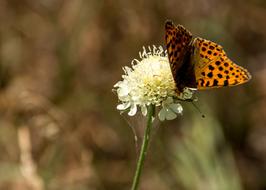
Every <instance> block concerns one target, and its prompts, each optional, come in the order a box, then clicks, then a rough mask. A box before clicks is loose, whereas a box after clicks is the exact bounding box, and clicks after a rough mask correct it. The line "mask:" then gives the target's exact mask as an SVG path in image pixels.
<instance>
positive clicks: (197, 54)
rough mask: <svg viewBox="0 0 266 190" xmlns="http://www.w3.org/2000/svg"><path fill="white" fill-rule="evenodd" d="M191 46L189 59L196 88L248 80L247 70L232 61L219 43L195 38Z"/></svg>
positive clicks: (233, 83)
mask: <svg viewBox="0 0 266 190" xmlns="http://www.w3.org/2000/svg"><path fill="white" fill-rule="evenodd" d="M192 46H193V53H192V55H191V56H192V58H191V61H192V64H194V70H195V77H196V81H197V88H198V89H208V88H215V87H216V88H217V87H223V86H234V85H238V84H242V83H245V82H247V81H248V80H250V78H251V75H250V74H249V72H248V71H247V70H246V69H244V68H242V67H241V66H239V65H237V64H235V63H234V62H232V61H231V60H230V59H229V58H228V57H227V55H226V53H225V51H224V50H223V48H222V47H221V46H220V45H218V44H216V43H214V42H211V41H209V40H205V39H201V38H196V39H195V40H194V41H193V44H192Z"/></svg>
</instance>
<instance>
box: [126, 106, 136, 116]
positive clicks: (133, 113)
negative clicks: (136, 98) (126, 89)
mask: <svg viewBox="0 0 266 190" xmlns="http://www.w3.org/2000/svg"><path fill="white" fill-rule="evenodd" d="M137 111H138V109H137V105H136V104H133V105H131V108H130V111H129V112H128V115H129V116H133V115H135V114H136V113H137Z"/></svg>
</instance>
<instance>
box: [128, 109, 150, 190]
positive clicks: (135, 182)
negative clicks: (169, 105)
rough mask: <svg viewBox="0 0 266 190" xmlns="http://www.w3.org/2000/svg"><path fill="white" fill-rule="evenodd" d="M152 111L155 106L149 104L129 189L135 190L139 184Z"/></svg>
mask: <svg viewBox="0 0 266 190" xmlns="http://www.w3.org/2000/svg"><path fill="white" fill-rule="evenodd" d="M154 112H155V106H154V105H150V106H149V107H148V113H147V126H146V129H145V133H144V137H143V141H142V145H141V150H140V155H139V159H138V162H137V168H136V171H135V176H134V180H133V183H132V187H131V190H137V189H138V186H139V182H140V175H141V172H142V169H143V165H144V160H145V157H146V154H147V150H148V145H149V141H150V134H151V126H152V117H153V115H154Z"/></svg>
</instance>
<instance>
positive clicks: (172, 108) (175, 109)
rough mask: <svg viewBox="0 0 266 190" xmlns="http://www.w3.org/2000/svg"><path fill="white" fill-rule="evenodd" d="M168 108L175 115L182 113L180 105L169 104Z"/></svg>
mask: <svg viewBox="0 0 266 190" xmlns="http://www.w3.org/2000/svg"><path fill="white" fill-rule="evenodd" d="M169 108H170V109H171V110H172V111H173V112H175V113H179V114H181V113H182V112H183V107H182V106H181V104H170V105H169Z"/></svg>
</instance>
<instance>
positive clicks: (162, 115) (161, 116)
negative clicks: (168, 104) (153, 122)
mask: <svg viewBox="0 0 266 190" xmlns="http://www.w3.org/2000/svg"><path fill="white" fill-rule="evenodd" d="M158 117H159V120H160V121H164V120H165V118H166V109H165V108H164V107H163V108H162V109H161V110H160V111H159V113H158Z"/></svg>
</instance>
